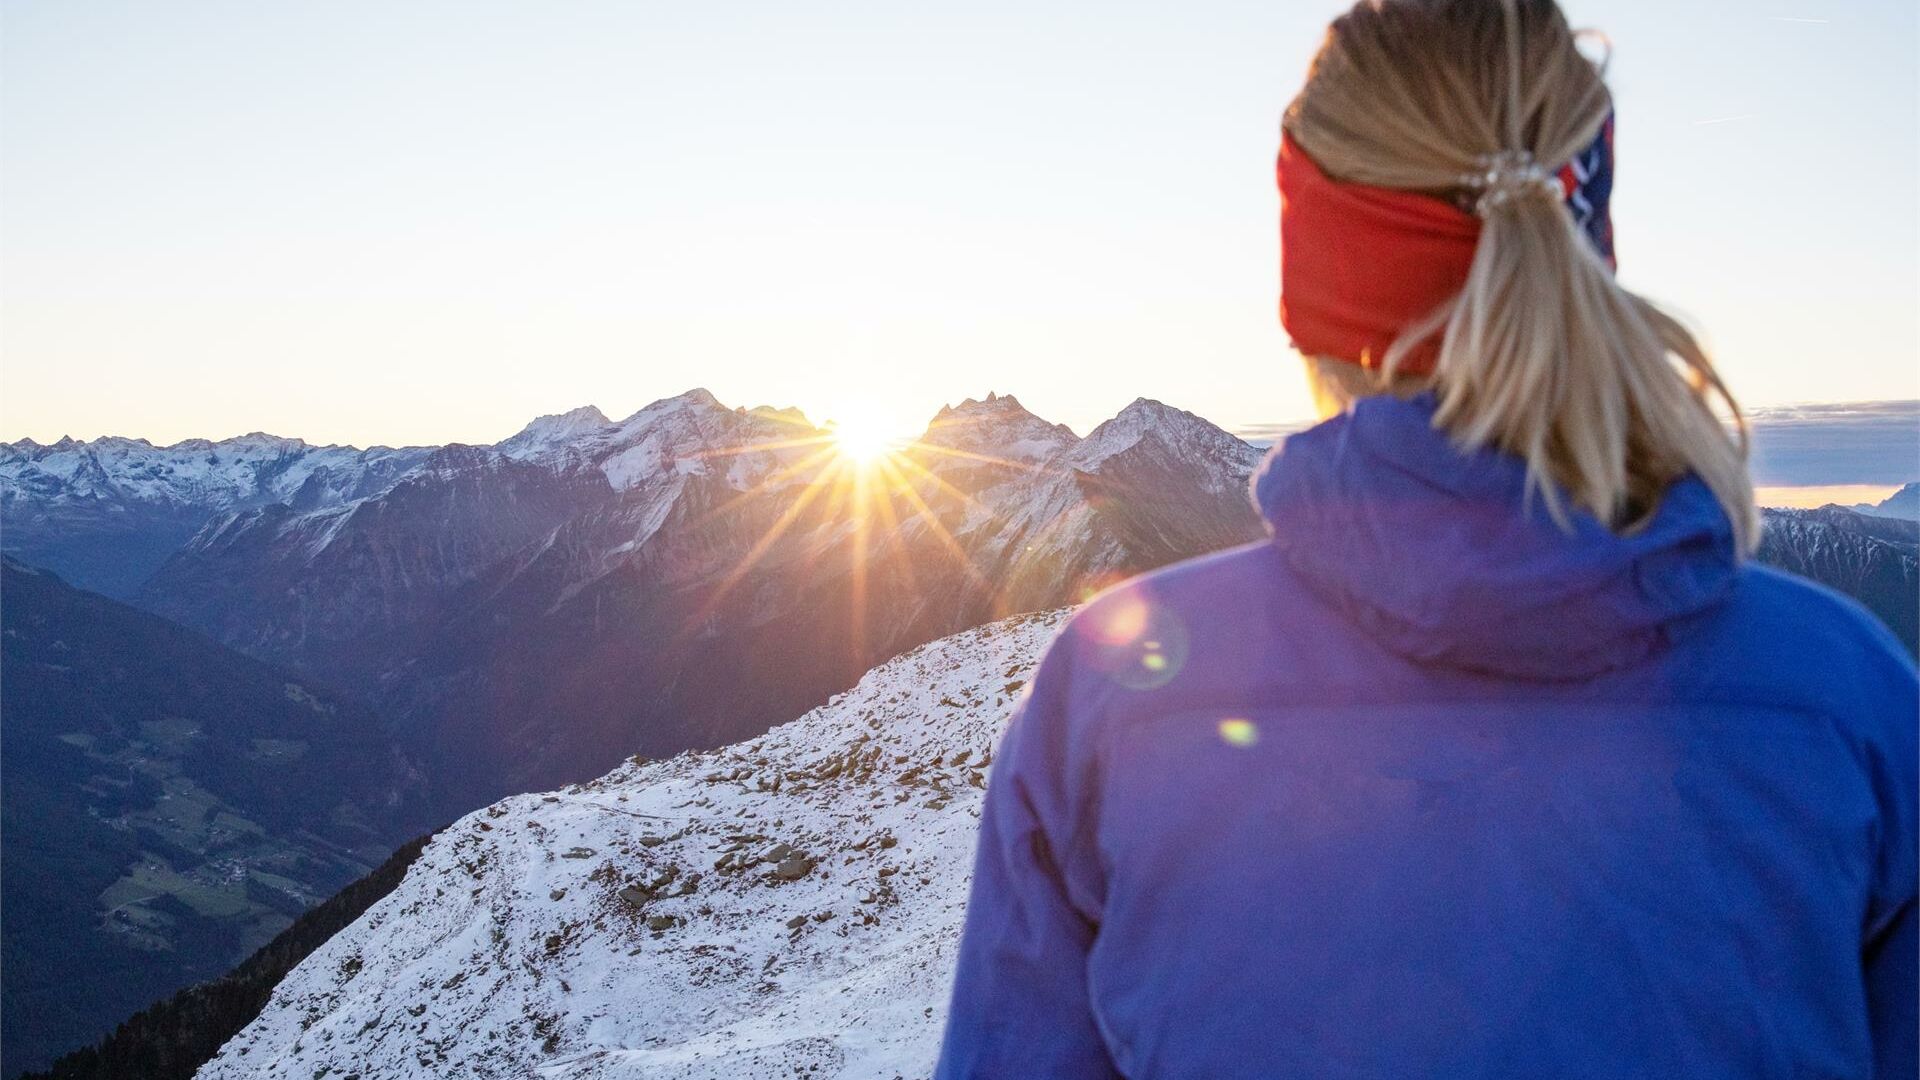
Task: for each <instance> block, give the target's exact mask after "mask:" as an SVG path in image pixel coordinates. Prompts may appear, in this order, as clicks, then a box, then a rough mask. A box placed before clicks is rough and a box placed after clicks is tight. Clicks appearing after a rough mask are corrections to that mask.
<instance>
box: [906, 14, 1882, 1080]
mask: <svg viewBox="0 0 1920 1080" xmlns="http://www.w3.org/2000/svg"><path fill="white" fill-rule="evenodd" d="M1610 110H1611V104H1610V99H1609V97H1608V94H1607V91H1606V88H1605V86H1604V84H1603V82H1602V80H1601V76H1600V72H1599V71H1598V70H1597V69H1596V67H1595V65H1594V64H1593V63H1592V62H1590V61H1589V60H1588V59H1586V58H1585V57H1584V56H1583V55H1582V54H1581V52H1580V51H1579V50H1578V49H1577V48H1576V45H1575V39H1574V35H1573V34H1571V33H1570V32H1569V30H1568V28H1567V25H1566V23H1565V20H1564V18H1563V17H1562V15H1561V13H1560V12H1559V10H1558V9H1557V8H1556V7H1555V6H1554V5H1553V3H1552V2H1551V0H1503V2H1489V0H1365V2H1362V3H1361V4H1359V5H1358V6H1356V7H1355V8H1354V9H1353V10H1352V11H1351V12H1350V13H1348V14H1347V15H1345V16H1343V17H1342V18H1340V19H1339V20H1338V21H1337V22H1335V23H1334V24H1333V27H1332V29H1331V31H1330V33H1329V35H1328V37H1327V40H1326V42H1325V44H1324V46H1323V47H1322V49H1321V51H1320V54H1319V56H1318V58H1317V59H1316V60H1315V62H1314V65H1313V68H1312V70H1311V72H1310V74H1309V76H1308V78H1307V83H1306V86H1305V88H1304V89H1303V90H1302V91H1301V93H1300V95H1299V97H1298V98H1297V99H1296V100H1295V101H1294V103H1293V104H1292V105H1291V106H1290V107H1289V109H1288V110H1287V113H1286V118H1285V122H1284V125H1283V126H1284V129H1285V138H1284V145H1283V147H1282V150H1281V155H1280V186H1281V192H1282V197H1283V198H1282V212H1281V233H1282V250H1283V271H1282V292H1283V298H1282V315H1283V320H1284V322H1285V323H1286V326H1287V329H1288V332H1289V333H1290V335H1291V336H1292V337H1293V339H1294V342H1295V344H1296V345H1297V346H1298V347H1299V348H1300V350H1301V351H1302V352H1303V353H1304V354H1306V355H1309V356H1310V357H1312V359H1311V360H1310V363H1309V367H1310V371H1311V377H1312V380H1313V382H1314V385H1315V388H1316V392H1317V393H1318V394H1319V396H1320V397H1321V398H1322V400H1323V401H1327V402H1329V403H1331V404H1332V405H1333V406H1336V407H1337V408H1338V411H1339V415H1337V416H1335V417H1333V418H1332V419H1329V420H1327V421H1326V422H1324V423H1322V424H1321V425H1320V426H1318V427H1316V428H1314V429H1312V430H1310V431H1308V432H1306V433H1304V434H1301V435H1298V436H1296V437H1294V438H1292V439H1289V440H1287V441H1286V443H1285V444H1284V445H1283V446H1282V447H1280V448H1279V449H1277V450H1276V451H1275V452H1274V453H1273V455H1272V456H1270V457H1269V458H1268V459H1267V461H1266V463H1265V465H1264V466H1263V467H1262V469H1261V471H1260V473H1259V475H1258V477H1257V478H1256V480H1255V484H1254V490H1255V497H1256V500H1257V501H1258V503H1259V505H1260V509H1261V511H1262V512H1263V514H1264V515H1265V517H1266V519H1267V522H1268V524H1269V526H1270V530H1271V533H1272V540H1271V542H1267V543H1261V544H1257V545H1252V546H1249V547H1244V548H1239V549H1235V550H1232V551H1228V552H1224V553H1221V554H1219V555H1215V556H1211V557H1208V558H1204V559H1199V560H1195V561H1192V562H1188V563H1184V564H1181V565H1179V566H1175V567H1172V568H1170V569H1167V570H1163V571H1160V572H1158V573H1155V574H1150V575H1148V576H1146V577H1144V578H1140V579H1137V580H1135V581H1133V582H1130V583H1128V584H1127V585H1124V586H1121V587H1120V588H1118V589H1116V590H1113V591H1112V592H1110V593H1108V594H1106V595H1104V596H1102V597H1100V598H1098V599H1096V600H1095V601H1094V602H1092V603H1091V604H1089V605H1087V606H1086V607H1085V608H1083V609H1082V610H1081V611H1080V612H1079V613H1078V614H1077V615H1076V616H1075V617H1074V619H1073V620H1072V621H1071V623H1070V624H1069V626H1068V627H1067V628H1066V629H1065V630H1064V631H1063V633H1062V635H1061V637H1060V638H1059V640H1058V641H1057V642H1056V643H1055V644H1054V646H1053V648H1052V650H1051V651H1050V653H1049V655H1048V656H1047V658H1046V660H1045V661H1044V663H1043V664H1042V665H1041V668H1040V670H1039V672H1038V674H1037V675H1036V677H1035V679H1034V681H1033V685H1032V687H1031V691H1030V695H1029V697H1028V698H1027V699H1026V701H1025V702H1024V704H1023V705H1022V707H1021V709H1020V712H1019V714H1018V715H1017V716H1016V718H1015V719H1014V720H1013V722H1012V724H1011V726H1010V728H1009V729H1008V732H1007V735H1006V737H1005V741H1004V744H1003V747H1002V750H1001V753H1000V756H999V758H998V760H997V762H996V763H995V765H994V773H993V777H992V782H991V784H990V786H989V788H988V792H987V799H986V810H985V814H984V818H983V821H982V832H981V837H980V848H979V855H978V863H977V868H976V872H975V877H974V884H973V895H972V900H971V903H970V905H969V908H968V912H967V922H966V929H965V933H964V937H963V940H962V943H961V949H960V960H959V971H958V975H957V977H956V982H955V986H954V991H953V1005H952V1011H951V1016H950V1019H949V1021H948V1028H947V1033H946V1039H945V1044H944V1047H943V1052H942V1060H941V1064H940V1069H939V1075H940V1076H942V1077H983V1076H993V1077H1002V1076H1012V1077H1110V1076H1116V1075H1125V1076H1129V1077H1209V1078H1218V1077H1294V1076H1305V1077H1395V1078H1398V1077H1417V1076H1510V1077H1558V1076H1580V1077H1722V1076H1724V1077H1776V1076H1777V1077H1813V1076H1820V1077H1865V1076H1899V1077H1911V1076H1913V1075H1914V1074H1915V1010H1916V1002H1915V949H1916V944H1915V934H1914V894H1915V879H1916V870H1915V857H1914V856H1915V843H1916V840H1915V822H1914V816H1915V811H1914V805H1915V787H1916V779H1915V755H1916V745H1915V728H1916V716H1915V713H1916V705H1915V702H1916V695H1917V694H1920V690H1917V689H1916V682H1915V676H1914V670H1913V667H1912V664H1911V663H1910V662H1909V660H1908V659H1907V658H1906V656H1905V654H1904V652H1903V651H1902V650H1901V649H1900V647H1899V645H1898V644H1897V643H1896V642H1895V641H1894V640H1893V639H1892V637H1891V635H1889V634H1888V633H1887V632H1885V631H1884V630H1883V629H1881V628H1880V627H1879V626H1878V625H1877V624H1876V623H1875V622H1874V621H1873V620H1872V618H1871V617H1870V616H1868V615H1867V614H1866V613H1864V612H1863V611H1862V610H1861V609H1860V608H1858V607H1856V606H1855V605H1853V604H1852V603H1850V602H1848V601H1846V600H1843V599H1841V598H1839V597H1836V596H1834V595H1833V594H1830V593H1828V592H1825V591H1823V590H1821V589H1819V588H1817V587H1815V586H1812V585H1809V584H1807V583H1805V582H1801V581H1798V580H1794V579H1791V578H1788V577H1786V576H1783V575H1781V574H1777V573H1774V572H1771V571H1769V570H1766V569H1763V568H1761V567H1757V566H1753V565H1751V564H1748V563H1745V562H1743V561H1742V556H1743V555H1745V554H1746V553H1747V552H1749V551H1751V550H1752V548H1753V546H1754V544H1755V541H1756V534H1757V528H1758V526H1757V520H1756V514H1755V510H1754V506H1753V494H1752V490H1751V487H1750V486H1749V483H1748V480H1747V477H1746V475H1745V472H1744V465H1743V458H1744V451H1743V446H1742V445H1741V443H1740V442H1737V441H1736V440H1735V439H1734V438H1733V437H1731V436H1730V435H1729V434H1728V432H1727V429H1726V427H1725V426H1724V425H1723V424H1722V423H1720V422H1719V421H1717V420H1716V419H1715V418H1714V413H1713V410H1712V408H1710V404H1711V403H1713V402H1715V401H1718V402H1719V403H1721V404H1723V405H1725V406H1726V407H1728V408H1729V409H1731V407H1732V402H1731V401H1730V400H1729V398H1728V395H1727V393H1726V390H1725V388H1724V387H1723V386H1722V385H1721V383H1720V381H1719V379H1718V377H1717V376H1716V375H1715V374H1714V370H1713V367H1712V365H1711V364H1710V363H1709V361H1708V359H1707V357H1706V356H1705V355H1704V354H1703V352H1702V351H1701V349H1700V347H1699V346H1698V345H1697V344H1696V343H1695V342H1694V341H1693V339H1692V338H1691V337H1690V336H1689V335H1688V334H1687V332H1686V331H1685V330H1684V329H1682V328H1681V327H1680V326H1679V325H1678V324H1677V323H1676V322H1675V321H1674V320H1672V319H1671V318H1669V317H1667V316H1666V315H1663V314H1662V313H1660V312H1659V311H1658V310H1656V309H1655V308H1653V307H1652V306H1651V305H1649V304H1648V303H1647V302H1646V301H1644V300H1642V299H1640V298H1638V297H1636V296H1634V295H1633V294H1631V293H1628V292H1626V291H1625V290H1624V289H1622V288H1620V286H1619V285H1618V284H1616V283H1615V281H1614V279H1613V277H1612V274H1611V270H1610V262H1611V256H1612V252H1611V236H1610V233H1609V229H1608V226H1607V223H1606V193H1607V188H1608V187H1609V186H1610V185H1611V128H1610V126H1611V119H1610ZM1735 415H1736V416H1737V412H1736V413H1735Z"/></svg>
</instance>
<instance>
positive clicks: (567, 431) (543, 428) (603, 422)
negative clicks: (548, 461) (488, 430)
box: [497, 405, 613, 458]
mask: <svg viewBox="0 0 1920 1080" xmlns="http://www.w3.org/2000/svg"><path fill="white" fill-rule="evenodd" d="M612 423H613V421H611V420H609V419H607V414H605V413H603V412H601V411H600V410H599V409H598V408H596V407H594V406H592V405H582V406H580V407H579V408H577V409H572V410H570V411H568V412H563V413H552V414H549V415H546V416H540V417H536V418H534V419H533V420H531V421H529V422H528V423H527V426H526V427H523V428H521V429H520V430H519V431H518V432H517V433H515V434H514V435H512V436H510V437H508V438H506V439H503V440H501V441H500V442H499V443H498V444H497V447H498V449H499V450H500V452H501V453H503V454H506V455H507V456H508V457H512V458H526V457H535V456H538V455H539V454H541V453H542V452H544V451H546V450H549V449H551V448H553V447H554V446H556V445H559V444H563V443H567V442H571V441H573V440H575V439H578V438H579V437H580V436H582V435H586V434H589V433H591V432H595V431H599V430H601V429H603V428H605V427H607V426H609V425H611V424H612Z"/></svg>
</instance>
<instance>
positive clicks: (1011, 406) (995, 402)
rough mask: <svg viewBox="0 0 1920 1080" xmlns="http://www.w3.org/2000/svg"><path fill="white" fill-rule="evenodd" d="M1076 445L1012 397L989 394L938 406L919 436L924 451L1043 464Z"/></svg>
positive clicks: (1068, 431)
mask: <svg viewBox="0 0 1920 1080" xmlns="http://www.w3.org/2000/svg"><path fill="white" fill-rule="evenodd" d="M1078 441H1080V440H1079V436H1077V435H1075V434H1074V433H1073V431H1072V430H1071V429H1069V428H1068V427H1067V426H1066V425H1065V424H1054V423H1049V422H1048V421H1046V420H1043V419H1041V418H1040V417H1038V416H1035V415H1034V414H1033V413H1031V412H1029V411H1027V409H1026V407H1025V406H1023V405H1021V404H1020V401H1019V399H1018V398H1016V397H1014V396H1013V395H1012V394H997V393H993V392H989V393H988V394H987V396H986V398H985V399H983V400H978V401H976V400H975V399H973V398H967V399H966V400H965V401H962V402H961V403H960V404H958V405H942V406H941V407H940V411H939V412H938V413H936V414H934V417H933V420H932V422H931V423H929V424H928V425H927V430H926V433H925V434H923V435H922V436H920V443H921V444H922V445H924V446H928V447H936V448H941V449H948V450H959V451H963V452H967V453H976V454H980V453H988V454H991V455H992V456H993V457H995V458H999V459H1003V460H1012V461H1029V462H1032V461H1044V460H1046V459H1047V458H1050V457H1052V456H1054V455H1055V454H1057V453H1059V452H1060V451H1062V450H1065V449H1066V448H1067V447H1070V446H1072V445H1073V444H1074V443H1076V442H1078Z"/></svg>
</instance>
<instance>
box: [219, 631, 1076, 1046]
mask: <svg viewBox="0 0 1920 1080" xmlns="http://www.w3.org/2000/svg"><path fill="white" fill-rule="evenodd" d="M1062 617H1063V616H1062V613H1059V612H1055V613H1049V614H1041V615H1028V616H1021V617H1017V618H1014V619H1009V620H1005V621H1002V622H999V623H994V624H990V625H988V626H984V627H981V628H979V629H976V630H970V631H967V632H965V633H962V634H958V635H955V636H953V637H950V638H946V639H943V640H941V641H937V642H934V643H932V644H929V645H926V646H922V647H920V648H917V649H914V650H912V651H911V652H908V653H907V654H905V655H903V656H901V657H899V658H897V659H895V660H892V661H889V662H888V663H886V664H883V665H882V666H880V667H878V668H876V669H874V670H873V671H872V672H869V673H868V674H867V676H866V677H865V678H863V679H862V680H861V681H860V683H859V685H857V686H856V687H855V688H854V689H852V690H851V691H848V692H847V693H846V694H843V695H839V696H837V697H835V698H834V699H833V700H832V701H830V702H829V703H828V704H826V705H824V706H821V707H820V708H817V709H815V710H813V711H812V712H809V713H808V714H806V715H805V716H803V717H801V718H800V719H798V720H796V721H794V722H792V723H789V724H786V725H783V726H781V727H778V728H775V729H774V730H772V731H770V732H769V733H767V734H766V735H764V736H762V737H760V738H758V739H755V740H753V741H751V742H747V743H742V744H739V745H736V746H732V747H728V748H726V749H722V750H717V751H713V752H709V753H697V754H683V755H680V756H678V757H675V758H673V759H671V760H668V761H661V762H652V763H644V764H633V765H629V766H627V767H623V768H621V769H619V770H617V771H615V772H613V773H611V774H609V775H607V776H605V777H602V778H601V779H600V780H597V781H594V782H593V783H589V784H584V785H577V786H575V787H572V788H568V789H565V790H562V791H557V792H552V793H550V794H544V795H539V794H535V795H522V796H516V797H514V798H510V799H506V800H503V801H501V802H499V803H496V804H494V805H493V806H490V807H488V808H486V809H485V810H481V811H478V812H475V813H473V814H469V815H467V816H466V817H465V818H462V819H461V820H460V821H458V822H456V823H455V824H454V825H453V826H451V827H450V828H448V829H447V830H446V831H445V832H443V833H441V834H440V835H439V836H437V837H435V838H434V840H433V842H432V843H431V844H430V845H429V846H428V848H427V849H426V851H425V852H424V853H423V854H422V855H421V857H420V859H419V861H418V862H417V863H415V865H414V866H413V867H412V869H411V870H409V872H408V874H407V877H406V880H405V881H404V882H402V884H401V885H400V887H399V888H398V889H396V890H395V891H394V892H393V893H392V894H391V895H389V896H388V897H387V898H386V899H384V900H382V901H381V902H380V903H379V904H378V905H376V906H375V907H374V908H372V909H371V910H370V911H368V912H367V913H366V915H364V916H362V917H361V919H360V920H359V921H357V922H355V923H354V924H352V925H351V926H349V927H347V928H346V929H345V930H343V931H341V932H340V933H339V934H338V935H336V936H335V937H334V938H333V939H332V940H331V941H329V942H328V943H327V944H326V945H325V946H323V947H322V948H320V949H319V950H318V951H316V952H314V953H313V954H312V955H311V956H309V957H307V959H306V960H305V961H303V962H302V963H301V964H300V965H299V966H298V967H297V968H295V969H294V970H293V972H292V973H291V974H290V975H288V977H287V978H286V980H285V981H284V982H282V984H281V985H280V986H279V987H278V988H277V989H276V990H275V991H274V994H273V998H272V1000H271V1001H270V1002H269V1003H268V1005H267V1007H266V1008H265V1009H264V1010H263V1011H262V1012H261V1014H260V1016H259V1017H258V1018H257V1019H256V1020H254V1021H253V1023H252V1024H250V1025H248V1027H247V1028H246V1029H245V1030H243V1031H242V1032H241V1033H240V1034H239V1035H238V1036H236V1037H235V1038H234V1039H233V1040H232V1041H230V1042H229V1043H228V1044H227V1045H226V1046H225V1047H224V1048H223V1049H222V1050H221V1052H220V1054H219V1056H218V1057H216V1058H215V1059H214V1060H213V1061H211V1062H210V1063H208V1064H207V1065H206V1066H205V1067H204V1068H203V1069H202V1070H201V1072H200V1076H201V1077H202V1078H204V1080H238V1078H241V1077H247V1078H254V1077H261V1076H283V1077H294V1076H298V1077H307V1076H318V1075H328V1076H341V1075H357V1076H360V1077H362V1078H363V1080H382V1078H400V1077H415V1076H420V1075H423V1074H431V1075H433V1076H437V1077H447V1078H466V1077H474V1078H477V1077H529V1076H541V1077H547V1078H551V1080H584V1078H588V1077H593V1078H607V1080H611V1078H627V1077H631V1078H636V1080H637V1078H641V1077H645V1078H648V1080H669V1078H680V1080H691V1078H695V1077H712V1078H719V1077H726V1078H739V1080H753V1078H769V1080H771V1078H774V1077H781V1078H787V1077H793V1076H806V1077H809V1078H813V1080H828V1078H834V1077H845V1078H853V1077H878V1078H887V1077H914V1076H926V1075H927V1074H928V1073H929V1072H930V1071H931V1068H932V1064H933V1059H934V1056H935V1053H936V1049H937V1043H938V1038H939V1032H940V1027H941V1023H942V1020H943V1017H944V1013H945V1007H946V994H947V987H948V982H949V979H950V977H951V972H952V965H953V960H954V953H955V947H956V945H957V941H958V936H959V928H960V919H961V914H962V911H963V908H964V905H965V899H966V893H967V885H968V880H969V871H970V866H971V859H972V851H973V843H974V835H975V829H976V819H977V815H978V809H979V803H980V797H981V792H982V790H983V788H984V785H985V782H986V769H987V766H988V764H989V762H990V761H991V759H992V752H993V748H994V746H995V744H996V742H997V740H998V737H999V733H1000V730H1001V728H1002V727H1003V726H1004V724H1005V721H1006V717H1007V715H1008V712H1009V710H1010V709H1011V707H1012V704H1013V702H1014V701H1015V700H1016V699H1017V697H1018V695H1019V693H1020V692H1021V689H1022V687H1023V686H1024V685H1025V681H1026V680H1027V679H1028V678H1029V677H1030V675H1031V669H1032V667H1033V665H1034V663H1035V662H1036V661H1037V659H1038V657H1039V654H1040V652H1041V651H1042V649H1043V648H1044V647H1045V645H1046V643H1047V641H1048V640H1049V639H1050V637H1051V635H1052V633H1053V632H1054V630H1055V628H1056V627H1057V626H1058V625H1059V623H1060V620H1061V618H1062Z"/></svg>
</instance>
